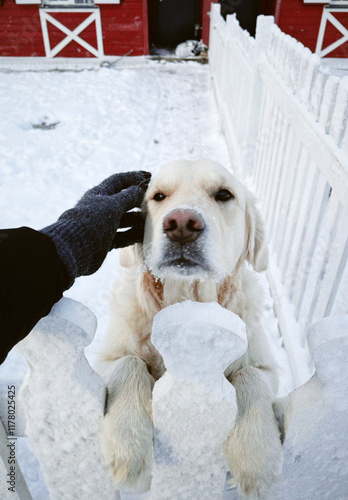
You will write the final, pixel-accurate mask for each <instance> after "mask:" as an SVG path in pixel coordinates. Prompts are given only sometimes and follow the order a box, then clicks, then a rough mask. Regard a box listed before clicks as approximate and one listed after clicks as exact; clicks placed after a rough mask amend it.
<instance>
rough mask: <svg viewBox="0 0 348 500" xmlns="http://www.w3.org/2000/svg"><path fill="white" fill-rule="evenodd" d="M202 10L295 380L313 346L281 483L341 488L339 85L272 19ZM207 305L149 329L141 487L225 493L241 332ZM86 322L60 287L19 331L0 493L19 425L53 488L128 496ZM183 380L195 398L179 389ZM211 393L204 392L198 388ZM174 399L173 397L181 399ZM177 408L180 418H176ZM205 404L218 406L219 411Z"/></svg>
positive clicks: (345, 462) (314, 489)
mask: <svg viewBox="0 0 348 500" xmlns="http://www.w3.org/2000/svg"><path fill="white" fill-rule="evenodd" d="M211 16H212V17H211V21H212V22H211V42H210V66H211V74H212V77H213V82H214V88H215V91H216V96H217V100H218V105H219V110H220V115H221V126H222V129H223V131H224V133H225V135H226V138H227V141H228V144H229V149H230V153H231V158H232V159H233V163H234V165H235V169H236V172H237V174H239V175H240V176H241V177H243V178H244V179H246V180H247V181H248V183H249V184H250V186H251V187H253V188H254V189H255V191H256V193H257V195H258V196H259V198H260V200H261V205H262V209H263V211H264V215H265V218H266V222H267V226H268V228H269V239H270V245H271V248H272V258H271V268H270V271H269V273H268V277H269V280H270V284H271V289H272V294H273V298H274V301H275V307H276V313H277V317H278V319H279V325H280V329H281V332H282V335H283V338H284V343H285V346H286V349H287V352H288V354H289V358H290V362H291V366H292V369H293V374H294V380H295V383H296V385H300V384H302V383H304V382H305V381H306V380H307V379H308V378H309V376H310V375H311V370H312V361H311V359H313V361H314V364H315V369H316V373H315V375H314V376H313V377H312V378H310V380H309V381H308V382H307V383H306V384H304V385H302V386H301V387H300V388H299V389H298V390H296V391H294V392H292V393H291V394H290V395H289V397H288V398H287V401H286V404H285V410H284V416H285V430H286V438H285V442H284V468H283V474H282V477H281V479H280V482H279V488H278V490H277V494H276V496H277V498H279V499H281V500H290V499H291V500H292V499H294V498H301V500H306V499H308V500H313V499H314V498H315V499H321V498H323V499H324V498H346V494H347V490H348V485H347V482H346V481H345V479H344V475H345V474H346V470H347V466H348V432H347V425H348V424H347V423H348V404H347V401H348V394H347V388H348V380H347V370H346V359H347V356H348V315H343V314H345V313H346V312H347V296H348V293H347V292H348V269H347V251H348V245H347V234H348V223H347V222H348V217H347V216H348V207H347V203H348V196H347V194H348V173H347V163H348V161H347V160H348V151H347V150H348V138H347V129H346V125H347V119H348V84H347V81H346V80H345V79H342V80H339V79H337V78H335V77H332V76H330V75H329V74H328V73H327V71H326V70H325V69H324V68H322V67H321V66H320V61H319V60H318V58H317V57H316V56H314V55H313V54H311V53H310V52H309V51H308V50H307V49H305V48H304V47H303V46H302V45H301V44H299V43H297V42H296V41H295V40H293V39H291V38H290V37H288V36H286V35H284V34H283V33H281V32H280V31H279V29H278V28H277V27H276V26H275V25H274V23H273V19H272V18H267V17H266V18H265V17H260V18H259V19H258V25H257V34H256V39H255V40H254V39H253V38H251V37H250V36H249V35H248V34H247V33H246V32H243V31H242V30H241V29H240V27H239V25H238V23H237V21H236V19H235V18H234V17H233V16H232V17H229V18H228V20H227V22H225V21H224V20H223V19H222V17H221V16H220V13H219V7H218V6H217V5H214V6H213V9H212V14H211ZM208 306H209V307H210V308H209V307H208ZM214 306H216V307H217V308H219V306H218V305H216V304H215V305H214V304H213V305H211V304H210V305H207V307H206V308H205V305H204V304H193V307H196V308H198V307H199V308H202V310H201V311H198V313H197V311H196V316H195V315H194V314H192V315H191V314H187V311H186V312H185V311H184V313H185V314H184V316H185V317H191V316H192V318H194V317H199V318H200V321H198V322H197V321H196V322H195V321H193V322H191V323H190V324H189V325H188V324H186V322H184V323H183V324H182V325H181V328H177V317H178V316H177V315H178V313H179V312H180V311H179V310H178V309H175V310H173V319H174V324H175V329H174V330H173V331H172V330H171V323H170V321H169V322H168V316H167V315H166V311H164V314H165V315H166V316H165V319H164V320H163V314H162V320H161V319H160V318H159V317H158V318H159V319H157V320H156V325H155V329H154V335H155V337H154V341H155V343H156V342H157V343H156V346H157V348H158V349H159V351H160V352H161V353H162V355H163V356H164V359H165V361H166V364H167V365H168V373H167V374H166V375H165V376H164V377H163V378H162V379H160V381H158V382H157V383H156V385H155V389H154V421H155V429H157V432H155V436H154V438H155V439H154V443H155V453H154V460H155V463H154V476H153V491H152V493H149V496H148V497H146V498H153V499H156V500H198V499H199V500H201V499H202V498H209V499H210V498H214V500H215V499H216V500H218V498H224V499H226V500H227V498H228V499H229V500H231V499H232V498H236V496H234V494H233V493H229V492H226V491H225V493H223V492H222V491H221V489H222V488H223V483H224V479H225V473H226V464H225V463H224V458H223V455H222V454H220V455H219V452H218V450H221V442H222V441H223V440H224V439H225V434H224V433H225V432H226V429H227V427H226V426H227V424H228V427H230V426H233V421H234V418H235V414H236V402H235V398H234V394H233V390H231V388H232V386H230V385H229V384H227V385H228V387H227V385H226V381H225V380H224V378H223V370H224V366H225V365H226V363H227V364H228V363H229V362H230V361H232V360H233V359H234V358H235V357H238V356H240V354H241V352H242V349H244V348H245V345H244V344H245V340H244V337H243V334H242V328H241V329H240V331H239V330H238V329H239V328H240V327H239V326H238V322H236V319H234V320H233V318H232V319H231V318H227V317H226V318H224V314H225V315H226V314H227V315H231V314H232V313H229V312H228V311H223V312H221V311H215V310H214ZM177 307H179V308H185V307H192V304H191V305H187V304H185V303H184V304H180V305H178V306H177ZM180 310H181V309H180ZM178 311H179V312H178ZM160 314H161V313H160ZM197 314H198V315H197ZM341 314H342V315H341ZM340 315H341V316H340ZM326 316H327V317H326ZM322 318H324V319H322ZM318 320H319V321H318ZM161 321H162V322H161ZM315 322H316V323H315ZM313 323H314V325H313ZM310 325H312V326H310ZM242 326H243V325H242ZM95 328H96V325H95V319H94V317H93V315H92V313H91V312H90V311H89V310H88V309H87V308H85V307H84V306H82V305H81V304H79V303H76V302H75V301H72V300H69V299H63V300H62V301H61V302H59V303H58V304H57V305H56V306H55V307H54V308H53V310H52V312H51V314H50V315H49V316H48V317H46V318H43V319H42V320H41V321H40V322H39V324H38V325H37V326H36V327H35V329H34V330H33V332H32V333H31V334H30V335H29V336H28V337H27V338H26V339H25V340H24V341H23V342H22V343H21V346H20V349H21V351H22V353H23V354H24V356H25V358H26V359H27V361H28V363H29V365H30V372H29V374H28V376H27V378H26V380H25V382H24V384H23V387H22V390H21V392H22V396H21V402H20V406H21V408H19V407H18V406H17V411H18V412H17V413H16V419H17V420H16V427H15V430H13V429H12V430H11V431H10V429H9V427H8V425H6V421H7V424H8V422H9V421H8V420H6V415H8V412H9V406H8V400H7V399H6V398H5V399H3V400H1V398H0V415H1V417H2V420H3V422H4V430H3V429H2V427H1V426H0V457H1V458H2V461H1V460H0V498H3V499H8V498H9V499H11V500H12V499H16V498H18V499H25V500H26V499H28V500H29V499H30V498H31V496H30V493H29V491H28V488H27V487H26V484H25V481H24V479H23V477H22V475H21V474H20V470H19V465H18V463H17V462H15V465H14V467H15V474H14V471H13V469H11V464H10V463H9V461H8V460H9V458H10V457H11V453H12V451H11V450H12V449H14V448H15V447H16V444H15V443H16V439H17V438H19V437H20V436H23V435H24V433H25V435H27V436H28V439H29V440H30V442H31V446H32V448H33V450H34V452H35V455H36V457H37V459H38V460H39V462H40V465H41V470H42V471H43V474H44V477H45V483H46V485H47V487H48V489H49V493H50V498H51V499H52V500H54V499H55V498H56V499H57V500H58V499H59V500H73V499H76V498H78V499H79V500H83V499H86V500H87V499H89V498H94V499H97V500H109V499H110V500H112V499H118V500H119V499H120V497H122V498H123V496H122V495H120V494H119V492H116V491H115V490H114V487H113V484H112V481H111V478H110V475H109V474H108V471H107V467H106V464H105V463H104V460H103V457H102V456H101V452H100V446H99V437H98V428H99V424H100V421H101V419H102V416H103V411H104V399H105V387H104V383H103V381H102V380H101V379H100V377H99V376H98V375H97V374H96V373H95V372H94V371H93V370H92V369H91V367H90V366H89V364H88V363H87V361H86V359H85V357H84V348H85V347H86V345H87V344H88V343H89V342H91V340H92V338H93V335H94V332H95ZM308 328H309V348H308V347H307V343H306V333H307V330H308ZM187 329H188V330H189V333H190V335H191V334H192V339H193V341H192V345H191V346H187V345H186V349H187V352H190V356H192V359H190V363H188V364H187V363H185V362H184V363H183V364H182V365H180V368H178V361H177V360H178V353H180V348H181V344H182V343H181V340H182V337H184V338H186V339H187V337H188V333H187ZM167 330H168V331H169V333H170V334H168V331H167ZM230 330H231V331H230ZM238 331H239V333H238ZM217 333H218V335H216V334H217ZM233 333H234V334H235V335H233ZM225 334H226V339H225V340H224V342H225V341H226V342H229V343H230V344H231V345H230V344H229V347H230V348H229V349H228V350H226V349H221V346H222V344H221V342H220V341H221V338H222V336H224V335H225ZM201 336H202V337H201ZM220 337H221V338H220ZM168 339H173V342H174V344H175V343H176V344H177V346H176V347H177V348H178V353H177V354H175V355H173V352H174V351H173V349H174V345H170V346H169V347H168V342H169V340H168ZM197 339H199V342H198V344H197V343H196V344H195V342H196V341H197ZM217 339H218V342H217ZM202 342H203V343H204V342H206V343H207V345H208V346H209V349H210V348H212V349H214V353H215V354H214V358H213V359H214V361H216V367H215V366H214V367H213V368H214V370H213V372H214V374H213V376H212V377H210V376H209V374H208V373H205V372H203V373H201V372H200V370H202V367H203V366H205V365H204V363H201V359H202V356H203V355H206V354H207V352H206V351H204V350H203V352H201V353H200V354H199V355H198V356H197V355H196V352H197V348H198V347H200V348H201V347H202V345H203V344H202ZM216 342H217V343H216ZM219 342H220V344H219ZM223 345H225V344H223ZM197 346H198V347H197ZM190 348H191V349H190ZM309 352H310V354H309ZM208 354H209V353H208ZM226 354H228V355H231V359H230V358H228V359H227V358H226ZM173 356H174V357H173ZM183 361H185V360H183ZM210 366H211V363H210ZM168 380H169V383H168ZM202 380H204V383H203V384H202ZM158 384H160V385H158ZM12 385H15V386H16V394H17V393H18V388H19V383H18V385H17V383H16V382H14V381H9V382H7V381H5V382H4V381H2V383H1V384H0V387H1V393H2V394H3V393H5V392H6V390H7V388H8V386H12ZM182 385H184V389H185V394H186V397H183V398H181V397H180V394H181V392H180V387H181V386H182ZM156 388H157V389H156ZM188 390H189V393H190V395H191V396H192V395H193V394H194V395H195V397H187V391H188ZM207 391H208V392H209V395H210V396H212V395H214V397H208V395H207ZM197 401H198V406H197V405H196V407H193V406H194V405H195V404H196V403H197ZM178 402H179V406H180V404H181V402H182V405H183V406H182V407H180V408H179V407H178ZM202 408H203V410H204V411H203V410H202V411H201V413H199V412H200V410H201V409H202ZM168 409H170V411H167V410H168ZM178 410H182V412H181V418H182V417H183V415H186V417H184V418H186V419H187V421H185V422H184V421H182V422H181V424H180V425H179V427H178V419H177V418H176V412H177V411H178ZM226 412H227V413H226ZM208 414H210V418H207V415H208ZM215 416H216V418H218V417H220V418H222V421H219V422H220V423H219V424H218V425H216V422H215ZM24 417H25V418H24ZM171 418H172V421H170V419H171ZM24 420H25V422H24ZM192 423H194V424H196V423H197V425H194V426H192ZM24 424H25V429H24ZM199 425H202V427H201V428H200V427H199ZM209 425H210V427H209ZM175 426H177V427H178V429H177V430H178V432H179V433H181V434H180V436H181V440H183V441H185V432H187V441H186V443H189V447H188V448H185V446H184V447H182V448H181V447H180V446H178V445H179V441H180V440H175V437H174V438H173V435H172V434H171V433H172V429H173V427H175ZM224 426H225V427H226V429H225V427H224ZM185 429H186V431H185ZM200 429H202V430H200ZM158 430H160V432H158ZM203 430H204V432H207V436H206V437H204V439H203V438H202V435H203V434H202V433H203ZM216 430H219V432H216ZM227 430H228V429H227ZM6 431H7V433H8V437H6ZM11 433H12V434H11ZM195 433H196V434H195ZM219 439H220V442H219V441H218V440H219ZM207 442H208V443H209V446H208V447H207V446H206V445H207ZM214 447H215V448H214ZM212 451H213V456H212V457H210V458H209V453H212ZM197 457H198V458H199V460H198V458H197ZM196 458H197V459H196ZM212 464H214V471H212V470H211V465H212ZM195 471H196V472H195ZM11 477H15V482H16V488H17V489H16V492H15V493H13V492H11V491H10V490H9V489H8V487H9V485H10V484H11ZM210 479H211V481H210ZM197 481H198V483H197ZM205 481H208V482H207V483H205ZM161 485H163V488H162V487H161ZM202 488H203V489H202ZM204 494H205V495H206V496H205V497H204V496H202V495H204ZM143 498H145V497H143ZM35 500H40V499H39V498H37V499H35Z"/></svg>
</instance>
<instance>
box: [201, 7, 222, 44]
mask: <svg viewBox="0 0 348 500" xmlns="http://www.w3.org/2000/svg"><path fill="white" fill-rule="evenodd" d="M217 2H218V0H202V40H203V42H204V43H205V44H206V45H209V27H210V18H209V16H208V12H210V6H211V4H212V3H217Z"/></svg>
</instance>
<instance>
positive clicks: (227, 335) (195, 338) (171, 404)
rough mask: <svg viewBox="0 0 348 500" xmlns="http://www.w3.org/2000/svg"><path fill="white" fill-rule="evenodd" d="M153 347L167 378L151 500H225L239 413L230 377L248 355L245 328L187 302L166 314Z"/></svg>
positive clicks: (161, 390)
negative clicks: (228, 446)
mask: <svg viewBox="0 0 348 500" xmlns="http://www.w3.org/2000/svg"><path fill="white" fill-rule="evenodd" d="M152 342H153V344H154V346H155V347H156V349H157V350H158V351H159V352H160V353H161V355H162V356H163V360H164V363H165V365H166V368H167V371H166V373H165V374H164V376H163V377H162V378H161V379H160V380H159V381H157V382H156V384H155V387H154V390H153V419H154V428H155V463H154V469H153V478H152V485H151V500H173V499H174V498H175V500H188V499H193V498H199V499H200V500H212V499H214V500H218V499H219V498H222V494H223V489H224V485H225V482H226V473H227V470H228V468H227V463H226V461H225V457H224V452H223V450H224V443H225V441H226V438H227V436H228V434H229V432H230V431H231V429H232V428H233V426H234V423H235V418H236V414H237V404H236V396H235V390H234V387H233V386H232V385H231V384H230V383H229V382H228V381H227V379H226V378H225V376H224V370H225V369H226V368H227V366H228V365H230V363H232V362H233V361H235V360H236V359H238V358H239V357H240V356H241V355H242V354H243V353H244V352H245V350H246V348H247V340H246V333H245V324H244V323H243V321H242V320H241V319H240V318H239V317H238V316H237V315H235V314H233V313H232V312H230V311H227V310H226V309H223V308H222V307H221V306H219V305H218V304H216V303H207V304H203V303H197V302H190V301H188V302H182V303H180V304H174V305H172V306H169V307H168V308H166V309H163V310H162V311H161V312H159V313H158V315H157V316H156V317H155V320H154V324H153V330H152Z"/></svg>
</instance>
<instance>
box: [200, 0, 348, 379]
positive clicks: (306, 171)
mask: <svg viewBox="0 0 348 500" xmlns="http://www.w3.org/2000/svg"><path fill="white" fill-rule="evenodd" d="M209 62H210V68H211V75H212V78H213V85H214V89H215V92H216V97H217V102H218V106H219V110H220V116H221V126H222V130H223V131H224V133H225V136H226V139H227V142H228V146H229V151H230V155H231V158H232V162H233V164H234V167H235V171H236V173H237V174H238V175H239V176H241V177H242V178H243V179H244V180H247V181H248V182H249V184H250V185H251V187H252V189H253V190H254V191H255V193H256V195H257V196H258V198H259V200H260V204H261V207H262V211H263V214H264V217H265V220H266V224H267V229H268V234H269V243H270V248H271V251H272V255H271V265H270V270H269V272H268V278H269V281H270V285H271V291H272V295H273V298H274V301H275V309H276V315H277V317H278V320H279V326H280V330H281V333H282V335H283V339H284V344H285V346H286V349H287V352H288V354H289V358H290V363H291V367H292V372H293V376H294V380H295V384H296V385H299V384H301V383H303V382H304V380H305V379H306V378H308V375H309V373H310V371H311V366H310V362H309V356H308V350H307V346H306V330H307V328H308V326H309V325H311V324H312V323H313V322H315V321H318V320H319V319H321V318H323V317H326V316H331V315H337V314H344V313H346V312H347V311H348V127H347V118H348V77H345V78H341V79H339V78H337V77H335V76H330V74H329V71H328V69H327V68H325V67H324V66H322V65H321V60H320V59H319V57H318V56H316V55H314V54H312V53H311V52H310V51H309V49H307V48H305V47H304V46H303V45H302V44H301V43H299V42H297V41H296V40H295V39H293V38H291V37H290V36H288V35H285V34H284V33H282V32H281V31H280V30H279V28H278V27H277V26H276V25H275V24H274V21H273V17H265V16H259V18H258V21H257V31H256V37H255V39H254V38H252V37H251V36H250V35H249V34H248V33H247V32H246V31H243V30H242V29H241V28H240V26H239V24H238V21H237V19H236V17H235V16H234V15H233V16H228V17H227V21H226V22H225V21H224V19H223V18H222V17H221V15H220V6H219V5H212V12H211V36H210V51H209ZM306 366H307V369H305V367H306Z"/></svg>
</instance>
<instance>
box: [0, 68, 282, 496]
mask: <svg viewBox="0 0 348 500" xmlns="http://www.w3.org/2000/svg"><path fill="white" fill-rule="evenodd" d="M218 122H219V120H218V114H217V109H216V106H215V101H214V96H213V92H212V89H211V85H210V80H209V71H208V67H207V66H204V65H200V64H198V63H196V62H186V63H164V62H154V61H147V60H145V59H144V60H143V62H142V63H141V64H139V61H138V64H136V65H134V66H132V65H131V64H129V65H123V66H118V65H117V64H116V65H114V66H112V67H110V68H98V69H94V70H84V71H80V72H72V71H37V72H35V71H23V72H11V71H10V72H9V71H1V70H0V123H1V128H0V227H2V228H8V227H17V226H22V225H27V226H30V227H33V228H34V229H40V228H42V227H44V226H45V225H48V224H50V223H52V222H53V221H55V220H56V219H57V217H58V216H59V215H60V214H61V213H62V212H63V211H64V210H66V209H68V208H70V207H72V206H73V205H74V204H75V203H76V201H77V200H78V199H79V197H81V195H82V194H83V193H84V192H85V191H86V190H87V189H89V188H90V187H92V186H94V185H95V184H97V183H99V182H100V181H102V180H103V179H104V178H105V177H107V176H109V175H110V174H112V173H114V172H121V171H127V170H138V169H141V170H149V171H151V172H153V173H155V172H156V171H157V170H158V169H159V167H160V166H161V165H163V164H164V163H165V162H167V161H170V160H174V159H178V158H187V159H196V158H201V157H206V158H211V159H214V160H216V161H218V162H220V163H222V164H224V165H225V166H226V167H228V168H232V166H231V165H230V160H229V156H228V152H227V146H226V143H225V140H224V137H223V135H221V134H220V132H219V123H218ZM118 274H119V264H118V256H117V251H113V252H111V253H110V254H109V255H108V257H107V259H106V261H105V262H104V264H103V266H102V267H101V269H100V270H99V271H98V272H97V273H95V274H94V275H93V276H89V277H83V278H79V279H77V281H76V283H75V284H74V286H73V287H72V288H71V289H70V290H69V291H67V292H66V293H65V295H66V296H67V297H71V298H74V299H76V300H79V301H80V302H83V303H84V304H86V305H87V306H88V307H89V308H90V309H91V310H92V311H93V312H94V313H95V314H96V316H97V320H98V330H97V335H96V338H95V341H94V342H93V343H92V344H91V346H90V347H89V348H88V349H87V356H88V358H89V359H90V360H91V361H93V358H94V354H95V352H96V351H97V349H98V345H99V343H100V339H101V337H102V335H103V332H104V331H105V328H106V323H107V318H108V297H109V291H110V288H111V286H112V284H113V282H114V280H115V279H116V278H117V276H118ZM265 291H266V297H267V300H266V306H265V315H264V323H265V329H266V331H267V332H268V333H269V338H270V342H271V344H272V347H273V349H274V352H275V355H276V358H277V360H278V363H279V365H280V378H281V384H280V393H281V394H285V393H287V392H288V391H289V389H290V388H291V381H290V375H289V373H290V372H289V367H288V365H287V358H286V353H285V352H284V349H283V348H282V345H281V339H280V338H279V334H278V330H277V322H276V319H275V318H274V315H273V308H272V301H271V298H270V296H269V293H268V290H267V284H266V282H265ZM25 371H26V364H25V363H24V362H23V361H22V360H21V358H20V357H19V355H18V354H15V353H13V354H11V355H10V356H9V357H8V360H7V361H6V362H5V363H4V365H3V366H2V367H1V369H0V377H5V378H14V379H18V378H21V377H22V376H23V374H24V372H25ZM24 468H25V467H24ZM42 491H43V490H42ZM42 491H41V493H40V494H38V495H39V496H36V497H35V496H34V498H35V500H44V498H45V497H44V493H42Z"/></svg>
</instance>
